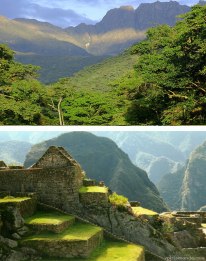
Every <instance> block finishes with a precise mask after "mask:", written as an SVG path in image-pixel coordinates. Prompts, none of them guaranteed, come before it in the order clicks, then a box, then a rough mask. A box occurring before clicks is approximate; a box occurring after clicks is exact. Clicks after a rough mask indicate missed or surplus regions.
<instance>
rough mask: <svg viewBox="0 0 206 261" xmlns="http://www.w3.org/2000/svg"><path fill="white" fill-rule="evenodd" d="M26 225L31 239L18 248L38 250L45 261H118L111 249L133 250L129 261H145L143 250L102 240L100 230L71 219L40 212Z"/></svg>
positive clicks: (27, 221) (67, 216)
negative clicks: (132, 255) (132, 257)
mask: <svg viewBox="0 0 206 261" xmlns="http://www.w3.org/2000/svg"><path fill="white" fill-rule="evenodd" d="M26 225H27V226H28V227H30V229H31V235H30V236H27V237H25V238H23V240H22V241H21V246H22V247H27V248H33V249H35V250H37V251H38V253H39V254H40V256H43V257H45V260H55V261H56V260H62V258H63V260H65V258H66V260H77V259H78V260H79V259H80V260H81V259H82V258H84V259H86V260H89V261H94V260H105V261H106V260H111V261H112V260H118V259H116V257H114V256H113V253H112V252H113V249H117V250H116V251H117V252H119V251H123V252H125V253H127V250H128V247H129V248H133V249H132V252H133V253H134V259H131V258H130V257H129V259H130V260H131V261H133V260H134V261H145V255H144V249H143V248H142V247H140V246H137V245H132V244H126V243H125V242H118V243H117V242H115V241H113V240H109V241H108V240H105V239H104V236H103V229H102V228H100V227H98V226H95V225H93V224H89V223H84V222H81V221H80V220H76V219H75V217H74V216H71V215H66V214H63V213H58V212H52V211H51V212H50V213H49V212H43V211H41V212H37V213H36V214H34V215H33V216H31V217H29V218H26ZM119 245H121V247H120V246H119ZM100 250H101V251H100ZM110 252H111V254H110ZM96 256H98V258H97V257H96ZM99 258H100V259H99ZM42 260H44V259H42ZM121 260H125V261H127V260H128V258H127V257H125V259H124V258H123V259H121Z"/></svg>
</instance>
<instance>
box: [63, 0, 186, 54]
mask: <svg viewBox="0 0 206 261" xmlns="http://www.w3.org/2000/svg"><path fill="white" fill-rule="evenodd" d="M189 10H190V7H189V6H186V5H180V4H179V3H178V2H175V1H170V2H159V1H157V2H154V3H147V4H141V5H140V6H139V7H138V8H137V9H136V10H135V9H134V8H133V7H132V6H122V7H120V8H115V9H111V10H109V11H108V12H107V14H106V15H105V16H104V17H103V19H102V20H101V21H100V22H99V23H97V24H95V25H86V24H80V25H78V26H76V27H68V28H66V29H65V31H66V32H67V33H68V34H70V35H72V37H74V38H75V39H76V40H77V41H79V42H81V46H82V47H83V46H86V49H87V51H88V52H89V53H91V54H100V53H101V54H116V53H119V52H121V51H123V50H124V49H126V48H128V47H129V46H130V45H132V44H133V43H135V42H137V41H140V40H142V39H143V38H144V37H145V31H146V30H147V29H148V28H150V27H154V26H157V25H160V24H168V25H174V24H175V23H176V21H177V20H178V18H177V16H178V15H180V14H184V13H186V12H188V11H189ZM114 36H115V37H114Z"/></svg>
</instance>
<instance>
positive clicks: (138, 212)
mask: <svg viewBox="0 0 206 261" xmlns="http://www.w3.org/2000/svg"><path fill="white" fill-rule="evenodd" d="M132 210H133V212H134V214H135V215H137V216H141V215H148V216H155V215H158V213H157V212H154V211H152V210H150V209H146V208H142V207H132Z"/></svg>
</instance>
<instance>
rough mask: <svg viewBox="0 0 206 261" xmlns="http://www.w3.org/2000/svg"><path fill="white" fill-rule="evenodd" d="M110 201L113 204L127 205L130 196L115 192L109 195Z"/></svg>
mask: <svg viewBox="0 0 206 261" xmlns="http://www.w3.org/2000/svg"><path fill="white" fill-rule="evenodd" d="M109 201H110V203H111V204H113V205H116V206H125V205H126V204H127V203H128V198H126V197H124V196H122V195H118V194H117V193H116V192H114V193H112V195H110V196H109Z"/></svg>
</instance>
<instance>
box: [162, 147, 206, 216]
mask: <svg viewBox="0 0 206 261" xmlns="http://www.w3.org/2000/svg"><path fill="white" fill-rule="evenodd" d="M205 169H206V142H205V143H203V144H202V145H200V146H199V147H198V148H197V149H195V150H194V151H193V152H192V153H191V155H190V157H189V159H188V161H187V163H186V164H185V167H183V168H182V169H180V170H179V171H177V172H175V173H172V174H168V175H166V176H164V177H163V178H162V180H161V181H160V183H159V184H158V189H159V191H160V194H161V196H162V197H163V198H164V200H165V201H166V203H167V204H168V205H169V206H170V207H171V208H172V209H181V210H187V211H197V210H198V209H200V208H201V207H203V206H205V204H206V200H205V198H206V188H205V184H206V174H205Z"/></svg>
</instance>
